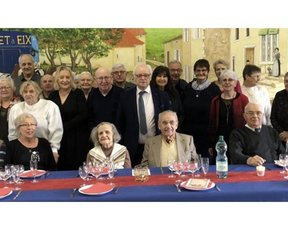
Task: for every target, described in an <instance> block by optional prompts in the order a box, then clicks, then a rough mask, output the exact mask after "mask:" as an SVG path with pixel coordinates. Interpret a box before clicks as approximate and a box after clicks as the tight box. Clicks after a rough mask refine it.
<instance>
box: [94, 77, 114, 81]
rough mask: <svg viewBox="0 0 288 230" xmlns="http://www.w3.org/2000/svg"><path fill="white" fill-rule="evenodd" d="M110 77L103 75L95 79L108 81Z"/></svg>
mask: <svg viewBox="0 0 288 230" xmlns="http://www.w3.org/2000/svg"><path fill="white" fill-rule="evenodd" d="M110 78H111V77H109V76H105V77H97V78H96V79H97V80H98V81H108V80H110Z"/></svg>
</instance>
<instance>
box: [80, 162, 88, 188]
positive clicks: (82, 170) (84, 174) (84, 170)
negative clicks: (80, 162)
mask: <svg viewBox="0 0 288 230" xmlns="http://www.w3.org/2000/svg"><path fill="white" fill-rule="evenodd" d="M78 173H79V176H80V177H81V179H82V180H83V181H84V182H83V184H82V185H80V187H83V186H86V184H85V181H87V177H88V170H87V167H85V166H80V167H79V169H78Z"/></svg>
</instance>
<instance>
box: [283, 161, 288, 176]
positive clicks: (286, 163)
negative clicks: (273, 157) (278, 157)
mask: <svg viewBox="0 0 288 230" xmlns="http://www.w3.org/2000/svg"><path fill="white" fill-rule="evenodd" d="M283 168H284V170H285V174H286V176H284V179H286V180H288V155H286V157H285V160H284V161H283Z"/></svg>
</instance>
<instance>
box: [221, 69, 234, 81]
mask: <svg viewBox="0 0 288 230" xmlns="http://www.w3.org/2000/svg"><path fill="white" fill-rule="evenodd" d="M224 77H229V78H231V79H233V80H235V81H237V80H238V78H237V75H236V73H235V72H233V71H232V70H230V69H226V70H224V71H223V72H222V73H221V74H220V76H219V80H220V81H222V79H223V78H224Z"/></svg>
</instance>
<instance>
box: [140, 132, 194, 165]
mask: <svg viewBox="0 0 288 230" xmlns="http://www.w3.org/2000/svg"><path fill="white" fill-rule="evenodd" d="M161 143H162V135H158V136H155V137H149V138H147V139H146V142H145V147H144V153H143V158H142V162H141V164H143V165H148V166H149V167H160V166H161V159H160V150H161ZM176 146H177V152H178V159H179V161H181V162H185V161H186V160H191V158H198V156H197V153H196V148H195V145H194V141H193V137H192V136H190V135H186V134H181V133H176Z"/></svg>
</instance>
